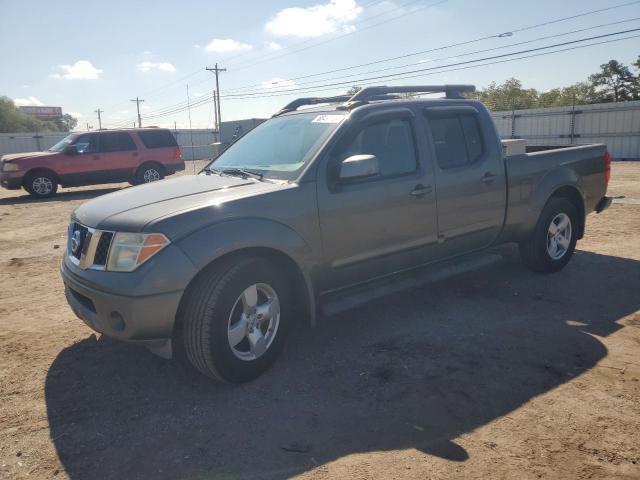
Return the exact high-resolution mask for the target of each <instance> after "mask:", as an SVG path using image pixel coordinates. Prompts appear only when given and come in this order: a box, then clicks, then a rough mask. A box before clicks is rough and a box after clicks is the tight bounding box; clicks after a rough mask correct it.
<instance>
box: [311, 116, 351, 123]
mask: <svg viewBox="0 0 640 480" xmlns="http://www.w3.org/2000/svg"><path fill="white" fill-rule="evenodd" d="M344 117H345V116H344V115H318V116H317V117H316V118H314V119H313V120H311V122H312V123H340V122H341V121H342V120H343V119H344Z"/></svg>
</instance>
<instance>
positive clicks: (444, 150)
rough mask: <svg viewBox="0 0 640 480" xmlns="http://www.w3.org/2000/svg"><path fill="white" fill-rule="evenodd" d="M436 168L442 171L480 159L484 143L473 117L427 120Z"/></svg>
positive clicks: (449, 116) (452, 116) (457, 116)
mask: <svg viewBox="0 0 640 480" xmlns="http://www.w3.org/2000/svg"><path fill="white" fill-rule="evenodd" d="M429 125H430V126H431V135H432V137H433V143H434V146H435V150H436V157H437V160H438V166H439V167H440V168H442V169H443V170H445V169H449V168H456V167H463V166H465V165H470V164H472V163H474V162H476V161H477V160H479V159H480V157H482V154H483V153H484V143H483V141H482V132H481V131H480V126H479V124H478V119H477V118H476V116H475V115H469V114H462V115H446V116H444V115H443V116H441V115H438V116H432V117H430V118H429Z"/></svg>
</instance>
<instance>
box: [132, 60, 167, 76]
mask: <svg viewBox="0 0 640 480" xmlns="http://www.w3.org/2000/svg"><path fill="white" fill-rule="evenodd" d="M137 67H138V70H140V71H141V72H145V73H146V72H150V71H151V70H157V71H159V72H169V73H173V72H175V71H176V67H174V66H173V65H172V64H170V63H167V62H157V63H156V62H141V63H139V64H138V65H137Z"/></svg>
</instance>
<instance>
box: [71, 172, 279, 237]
mask: <svg viewBox="0 0 640 480" xmlns="http://www.w3.org/2000/svg"><path fill="white" fill-rule="evenodd" d="M283 187H284V186H283V185H282V184H275V183H270V182H259V181H258V180H255V179H243V178H239V177H229V176H219V175H205V174H200V175H186V176H183V177H178V178H175V179H171V180H163V181H160V182H154V183H149V184H146V185H140V186H138V187H131V188H125V189H122V190H119V191H117V192H114V193H110V194H107V195H102V196H100V197H98V198H95V199H93V200H90V201H88V202H86V203H84V204H82V205H81V206H80V207H78V208H77V209H76V210H75V211H74V212H73V215H72V218H73V219H74V220H75V221H77V222H79V223H81V224H83V225H86V226H88V227H93V228H98V229H102V230H112V231H127V232H141V231H144V230H145V227H146V226H147V225H149V224H150V223H152V222H154V221H156V220H158V219H161V218H168V217H172V216H175V215H177V214H179V213H181V212H192V211H193V210H196V209H198V208H201V207H211V206H220V205H222V204H224V203H226V202H229V201H231V200H235V199H238V198H244V197H249V196H254V195H257V194H261V193H265V192H268V191H272V190H275V189H281V188H283ZM207 221H208V222H211V221H212V219H211V218H208V219H207ZM159 231H160V232H161V233H165V232H162V230H159ZM166 233H169V234H171V233H173V234H175V233H176V232H166Z"/></svg>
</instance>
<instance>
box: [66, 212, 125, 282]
mask: <svg viewBox="0 0 640 480" xmlns="http://www.w3.org/2000/svg"><path fill="white" fill-rule="evenodd" d="M114 235H115V234H114V232H105V231H102V230H96V229H93V228H89V227H85V226H84V225H82V224H80V223H77V222H72V223H71V225H70V226H69V244H68V247H67V254H68V255H69V258H70V259H71V261H72V262H73V263H75V264H76V265H78V266H79V267H80V268H82V269H83V270H84V269H87V268H91V269H94V270H104V269H105V267H106V265H107V258H108V257H109V249H110V248H111V243H112V240H113V236H114Z"/></svg>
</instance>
